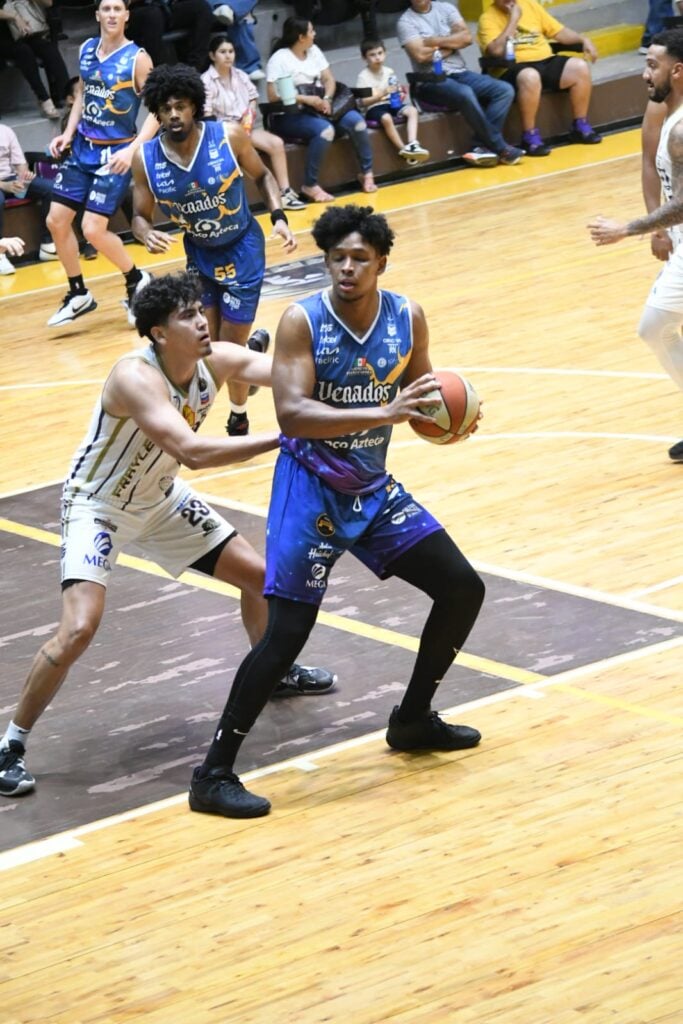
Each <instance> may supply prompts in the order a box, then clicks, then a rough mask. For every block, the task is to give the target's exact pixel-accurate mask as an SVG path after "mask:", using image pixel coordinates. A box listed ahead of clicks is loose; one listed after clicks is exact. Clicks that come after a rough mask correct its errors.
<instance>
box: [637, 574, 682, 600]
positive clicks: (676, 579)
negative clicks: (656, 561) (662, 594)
mask: <svg viewBox="0 0 683 1024" xmlns="http://www.w3.org/2000/svg"><path fill="white" fill-rule="evenodd" d="M680 583H683V576H673V577H672V578H671V579H670V580H664V581H663V582H662V583H655V584H654V586H652V587H640V588H639V589H638V590H630V591H629V597H632V598H634V597H643V596H644V595H645V594H656V593H657V591H658V590H668V589H669V587H677V586H678V585H679V584H680Z"/></svg>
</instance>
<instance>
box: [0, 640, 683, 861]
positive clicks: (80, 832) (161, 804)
mask: <svg viewBox="0 0 683 1024" xmlns="http://www.w3.org/2000/svg"><path fill="white" fill-rule="evenodd" d="M678 646H683V637H676V638H675V639H673V640H667V641H664V642H663V643H660V644H653V645H652V646H650V647H643V648H640V649H639V650H637V651H629V652H627V653H625V654H618V655H615V656H614V657H613V658H604V659H603V660H602V661H599V662H591V663H589V664H587V665H581V666H580V667H579V668H575V669H569V670H567V671H566V672H562V673H560V674H559V675H556V676H551V677H549V678H548V679H545V680H543V681H542V682H537V683H530V684H528V685H527V686H514V687H511V688H509V689H505V690H500V691H498V692H497V693H491V694H487V696H485V697H479V698H477V699H475V700H471V701H467V702H466V703H465V704H457V705H455V706H454V707H451V708H446V709H444V710H443V711H442V712H441V714H443V715H444V716H446V717H449V718H450V717H452V716H453V715H456V714H457V715H458V717H460V715H461V714H462V713H463V712H468V711H472V710H475V709H477V708H483V707H487V706H491V705H493V704H500V703H502V702H504V701H508V700H512V699H518V698H521V699H522V700H529V699H539V698H540V697H544V696H545V694H544V693H543V691H544V690H546V689H550V688H551V687H554V686H559V685H561V684H562V683H565V684H568V683H573V682H575V681H576V680H578V679H581V678H582V677H583V676H586V675H594V674H595V672H596V671H598V670H603V669H606V668H612V667H614V666H619V665H625V664H627V663H629V662H631V661H636V660H638V659H641V658H645V657H648V656H650V655H651V654H656V653H659V652H661V651H666V650H670V649H672V648H674V647H678ZM385 730H386V726H383V727H382V728H381V729H378V730H376V731H375V732H371V733H365V734H364V735H362V736H356V737H354V738H353V739H349V740H342V741H341V742H340V743H334V744H332V745H331V746H329V747H321V748H320V749H319V750H315V751H312V752H310V753H308V754H304V755H302V756H300V757H295V758H290V759H288V760H285V761H280V762H278V763H277V764H273V765H267V766H266V767H264V768H257V769H255V770H254V771H252V772H245V774H244V775H241V776H240V778H241V779H242V781H243V782H246V783H250V782H252V781H253V780H254V779H260V778H264V777H265V776H268V775H276V774H278V773H279V772H283V771H287V770H289V769H292V768H293V769H297V770H299V771H303V772H311V771H316V770H317V768H318V762H320V761H323V760H325V758H330V757H334V756H335V755H336V754H339V753H343V752H345V751H348V750H353V749H354V748H356V747H362V746H365V745H367V744H368V743H374V742H376V741H378V740H380V739H382V738H383V736H384V733H385ZM473 753H474V751H473ZM186 800H187V793H186V792H183V793H178V794H177V795H176V796H172V797H167V798H166V799H165V800H157V801H156V802H154V803H150V804H146V805H144V806H143V807H136V808H134V809H133V810H130V811H124V812H123V813H122V814H114V815H112V816H111V817H108V818H101V819H100V820H99V821H93V822H89V823H88V824H87V825H80V826H78V828H74V829H69V830H68V831H66V832H59V833H56V834H55V835H52V836H49V837H48V838H46V839H39V840H37V841H36V842H33V843H27V844H25V845H24V846H19V847H17V848H16V849H14V850H5V851H4V852H2V853H0V873H1V872H3V871H10V870H12V869H13V868H16V867H20V866H22V865H25V864H29V863H31V862H32V861H37V860H42V859H44V858H46V857H50V856H54V855H55V854H61V853H66V852H67V851H68V850H74V849H77V848H79V847H82V846H83V845H84V843H83V842H82V838H83V837H85V836H88V835H90V834H92V833H94V832H101V831H103V830H104V829H107V828H111V827H112V826H114V825H119V824H122V823H124V822H127V821H135V820H137V819H138V818H143V817H146V816H148V815H150V814H156V813H157V812H159V811H164V810H167V809H169V808H172V807H177V806H179V805H180V804H183V803H184V802H185V801H186Z"/></svg>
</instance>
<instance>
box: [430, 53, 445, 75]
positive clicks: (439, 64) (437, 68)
mask: <svg viewBox="0 0 683 1024" xmlns="http://www.w3.org/2000/svg"><path fill="white" fill-rule="evenodd" d="M432 71H433V72H434V74H435V75H442V74H443V57H442V56H441V50H434V53H433V54H432Z"/></svg>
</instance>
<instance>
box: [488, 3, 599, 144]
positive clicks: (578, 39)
mask: <svg viewBox="0 0 683 1024" xmlns="http://www.w3.org/2000/svg"><path fill="white" fill-rule="evenodd" d="M550 40H553V41H554V42H557V43H580V44H581V46H582V47H583V57H585V60H584V59H583V58H581V57H567V56H561V55H560V54H555V53H554V52H553V50H552V47H551V45H550ZM510 44H511V45H512V47H513V50H514V63H513V64H512V66H511V67H509V68H507V69H506V68H505V67H503V68H498V69H494V72H493V73H494V74H496V75H498V76H500V78H502V80H503V81H505V82H509V83H510V85H512V86H514V87H515V89H516V92H517V103H518V105H519V113H520V117H521V119H522V143H521V145H522V149H523V150H524V151H525V153H528V155H529V156H547V155H548V153H550V147H549V146H547V145H546V144H545V142H544V141H543V139H542V138H541V134H540V132H539V131H538V129H537V127H536V115H537V113H538V107H539V104H540V102H541V92H542V90H543V89H544V88H546V89H552V90H553V91H565V90H566V91H568V92H569V102H570V104H571V108H572V115H573V118H574V120H573V121H572V130H571V132H570V138H571V140H572V142H581V143H583V144H584V145H593V144H595V143H597V142H602V136H600V135H598V133H597V132H596V131H595V130H594V128H593V127H592V125H591V124H590V122H589V121H588V120H587V116H588V105H589V103H590V98H591V91H592V88H593V84H592V81H591V73H590V68H589V67H588V64H587V63H586V61H587V60H588V61H591V62H592V61H595V60H597V56H598V51H597V50H596V49H595V46H594V45H593V43H592V42H591V40H590V39H589V38H588V37H587V36H581V35H579V34H578V32H574V31H573V29H570V28H566V27H565V26H564V25H563V24H562V23H561V22H559V21H558V20H557V19H556V18H553V16H552V15H551V14H549V13H548V11H546V10H545V9H544V8H543V7H541V5H540V3H538V2H537V0H493V3H492V5H491V6H490V7H489V8H488V9H487V10H485V11H484V13H483V14H482V15H481V17H480V18H479V45H480V46H481V52H482V53H483V54H485V55H486V56H488V57H505V55H506V49H508V48H509V46H510Z"/></svg>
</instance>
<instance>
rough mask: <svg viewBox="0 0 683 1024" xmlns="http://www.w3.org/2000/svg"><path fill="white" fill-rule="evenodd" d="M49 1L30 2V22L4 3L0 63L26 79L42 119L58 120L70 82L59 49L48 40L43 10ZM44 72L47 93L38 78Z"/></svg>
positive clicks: (0, 22) (47, 27) (1, 22)
mask: <svg viewBox="0 0 683 1024" xmlns="http://www.w3.org/2000/svg"><path fill="white" fill-rule="evenodd" d="M51 4H52V0H41V2H39V0H32V2H31V5H30V10H31V12H32V20H31V21H28V20H26V19H25V18H23V17H22V16H21V14H19V13H18V12H17V11H16V10H15V9H14V8H13V7H12V6H11V5H10V6H6V5H5V3H4V0H3V3H2V6H1V7H0V59H4V60H11V61H12V63H13V64H14V65H15V67H16V68H17V70H18V71H20V72H21V74H22V75H23V76H24V78H25V79H26V82H27V83H28V85H29V87H30V89H31V91H32V92H33V94H34V96H35V97H36V99H37V101H38V105H39V107H40V109H41V111H42V113H43V114H44V115H45V117H49V118H52V119H54V120H57V118H59V110H58V107H61V105H62V103H63V101H64V96H65V93H66V88H67V83H68V81H69V72H68V71H67V69H66V64H65V63H64V59H63V57H62V55H61V53H60V52H59V46H58V45H57V43H55V42H53V41H52V39H51V38H50V30H49V26H48V23H47V18H46V16H45V11H44V8H46V7H50V6H51ZM39 61H40V62H41V63H42V65H43V68H44V69H45V76H46V78H47V83H48V87H49V92H48V90H47V89H46V88H45V84H44V82H43V79H42V77H41V74H40V64H39V63H38V62H39Z"/></svg>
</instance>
